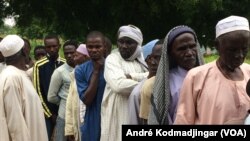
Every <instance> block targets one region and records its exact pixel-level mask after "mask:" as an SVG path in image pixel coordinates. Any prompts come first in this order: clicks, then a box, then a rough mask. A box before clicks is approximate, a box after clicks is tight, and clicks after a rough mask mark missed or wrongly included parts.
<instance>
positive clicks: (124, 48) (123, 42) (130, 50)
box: [117, 37, 138, 59]
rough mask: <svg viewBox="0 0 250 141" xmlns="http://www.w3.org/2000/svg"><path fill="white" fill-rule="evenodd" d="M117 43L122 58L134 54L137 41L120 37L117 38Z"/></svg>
mask: <svg viewBox="0 0 250 141" xmlns="http://www.w3.org/2000/svg"><path fill="white" fill-rule="evenodd" d="M117 45H118V48H119V51H120V54H121V56H122V58H123V59H128V58H129V57H131V56H132V55H133V54H134V52H135V50H136V48H137V45H138V43H137V42H136V41H135V40H133V39H131V38H129V37H122V38H120V39H118V40H117Z"/></svg>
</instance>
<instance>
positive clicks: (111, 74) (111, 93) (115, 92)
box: [101, 51, 148, 141]
mask: <svg viewBox="0 0 250 141" xmlns="http://www.w3.org/2000/svg"><path fill="white" fill-rule="evenodd" d="M125 74H130V75H131V76H132V79H127V78H126V76H125ZM147 75H148V71H147V70H146V69H145V68H144V67H143V66H142V65H141V64H140V63H138V62H137V61H135V60H134V61H125V60H124V59H123V58H122V57H121V55H120V53H119V52H118V51H117V52H114V53H112V54H110V55H109V56H108V57H107V59H106V62H105V70H104V78H105V80H106V82H107V83H106V87H105V91H104V95H103V100H102V107H101V141H121V137H122V132H121V129H122V124H128V122H129V119H128V98H129V95H130V93H131V92H132V90H133V88H134V87H135V86H136V85H137V84H138V82H140V81H141V80H143V79H144V78H146V77H147Z"/></svg>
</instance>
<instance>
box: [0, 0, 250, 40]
mask: <svg viewBox="0 0 250 141" xmlns="http://www.w3.org/2000/svg"><path fill="white" fill-rule="evenodd" d="M6 1H7V2H9V7H7V8H5V9H4V12H3V13H4V14H5V15H7V14H16V15H19V18H18V19H17V25H18V28H19V29H20V30H19V32H20V33H21V34H24V35H25V36H27V37H30V38H41V37H42V36H44V34H46V33H51V32H55V33H58V34H60V35H61V36H62V37H63V38H67V39H69V38H77V39H79V40H81V41H83V40H84V38H85V36H86V34H87V33H88V32H89V31H91V30H99V31H101V32H103V33H105V34H106V35H107V36H108V37H110V38H111V40H112V41H113V42H114V41H115V37H116V32H117V30H118V28H119V27H120V26H121V25H125V24H134V25H136V26H138V27H139V28H140V29H141V30H142V32H143V36H144V43H146V42H148V41H149V40H151V39H155V38H165V36H166V34H167V32H168V31H169V30H170V29H171V28H172V27H173V26H176V25H180V24H186V25H189V26H190V27H192V28H193V29H194V30H195V31H196V32H197V35H198V38H199V39H200V41H201V43H202V44H204V45H212V44H213V40H214V37H215V25H216V23H217V21H218V20H219V19H221V18H224V17H225V16H229V15H241V16H245V17H249V18H250V10H249V8H248V7H249V5H250V0H241V1H237V2H236V1H233V0H119V1H118V0H109V1H105V0H88V1H87V0H6ZM2 5H3V4H2ZM0 6H1V2H0ZM3 16H4V15H3ZM0 17H1V15H0ZM203 35H205V36H203ZM202 36H203V37H204V38H201V37H202Z"/></svg>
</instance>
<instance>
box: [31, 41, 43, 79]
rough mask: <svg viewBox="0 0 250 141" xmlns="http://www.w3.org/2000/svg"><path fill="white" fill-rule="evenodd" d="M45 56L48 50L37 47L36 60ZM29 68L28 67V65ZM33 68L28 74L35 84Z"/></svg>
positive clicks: (35, 51)
mask: <svg viewBox="0 0 250 141" xmlns="http://www.w3.org/2000/svg"><path fill="white" fill-rule="evenodd" d="M44 56H46V50H45V47H44V46H36V47H35V49H34V58H35V60H36V61H38V60H40V59H42V58H43V57H44ZM26 66H27V65H26ZM33 67H34V66H32V67H31V68H29V69H28V70H27V71H26V72H27V74H28V76H29V77H30V79H31V80H32V82H33Z"/></svg>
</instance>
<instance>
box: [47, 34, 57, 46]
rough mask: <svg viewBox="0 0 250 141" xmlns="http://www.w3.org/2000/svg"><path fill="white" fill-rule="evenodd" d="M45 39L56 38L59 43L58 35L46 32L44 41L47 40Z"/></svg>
mask: <svg viewBox="0 0 250 141" xmlns="http://www.w3.org/2000/svg"><path fill="white" fill-rule="evenodd" d="M47 39H56V40H57V42H58V44H60V40H59V37H58V35H56V34H48V35H46V36H45V37H44V41H45V40H47Z"/></svg>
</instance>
